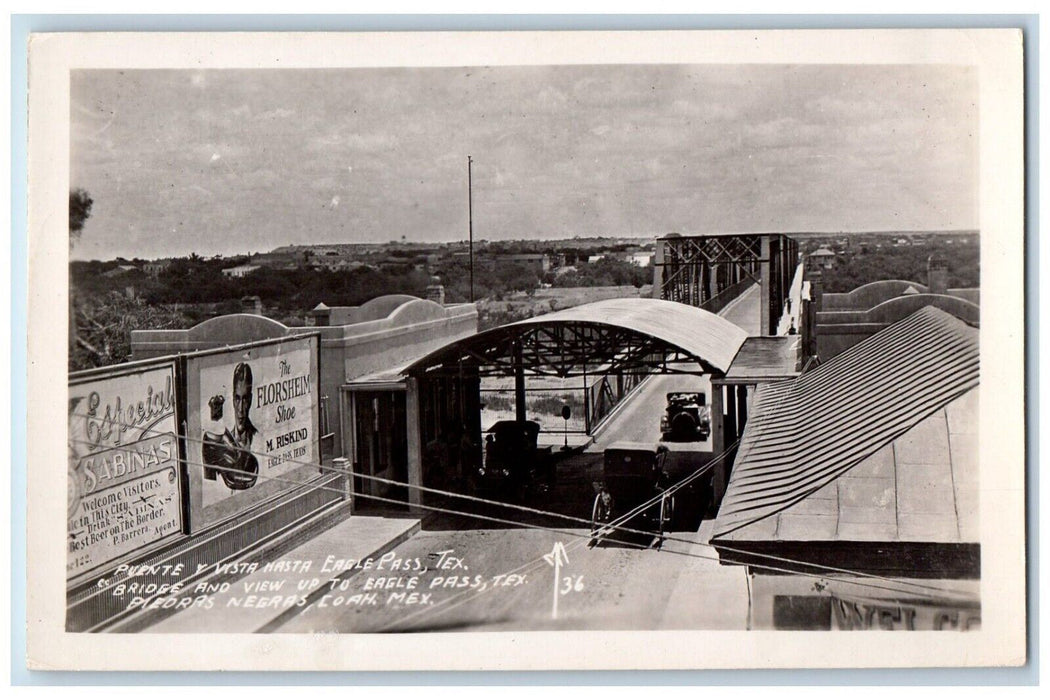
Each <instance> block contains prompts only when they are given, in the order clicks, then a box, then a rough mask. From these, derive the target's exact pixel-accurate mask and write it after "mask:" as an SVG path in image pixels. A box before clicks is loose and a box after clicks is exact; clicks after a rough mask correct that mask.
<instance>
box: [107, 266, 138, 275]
mask: <svg viewBox="0 0 1050 700" xmlns="http://www.w3.org/2000/svg"><path fill="white" fill-rule="evenodd" d="M136 271H138V268H137V267H135V266H134V265H117V266H116V267H114V268H113V269H112V270H109V271H107V272H104V273H102V274H103V276H104V277H120V276H121V275H126V274H128V273H129V272H136Z"/></svg>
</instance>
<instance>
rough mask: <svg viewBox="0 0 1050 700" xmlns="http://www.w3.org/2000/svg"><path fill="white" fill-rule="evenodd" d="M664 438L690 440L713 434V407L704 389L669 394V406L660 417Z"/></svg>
mask: <svg viewBox="0 0 1050 700" xmlns="http://www.w3.org/2000/svg"><path fill="white" fill-rule="evenodd" d="M660 432H661V434H662V435H663V439H664V440H674V441H680V442H689V441H693V440H706V439H707V438H708V437H710V435H711V409H710V407H709V406H708V405H707V399H706V397H705V396H704V393H703V392H702V391H673V392H671V393H669V394H667V408H666V410H665V411H664V415H663V416H661V417H660Z"/></svg>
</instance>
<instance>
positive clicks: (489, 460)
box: [471, 420, 554, 502]
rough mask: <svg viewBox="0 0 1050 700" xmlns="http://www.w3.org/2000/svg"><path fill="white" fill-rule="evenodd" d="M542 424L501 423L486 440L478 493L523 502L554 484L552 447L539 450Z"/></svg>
mask: <svg viewBox="0 0 1050 700" xmlns="http://www.w3.org/2000/svg"><path fill="white" fill-rule="evenodd" d="M539 433H540V424H539V423H537V422H536V421H531V420H530V421H525V422H524V423H519V422H518V421H514V420H501V421H497V422H496V423H494V424H493V425H492V427H491V428H489V429H488V431H487V435H486V436H485V448H484V458H483V460H482V465H481V466H480V467H478V469H477V471H476V473H475V474H474V475H473V478H472V479H471V484H472V486H473V490H474V492H475V493H477V494H479V495H484V496H488V497H492V498H495V499H497V500H511V501H518V502H520V501H523V500H525V498H526V497H527V496H528V494H529V493H530V492H543V491H546V490H549V489H550V488H551V487H552V486H553V484H554V460H553V455H552V449H551V447H550V446H545V447H537V446H536V441H537V438H538V437H539Z"/></svg>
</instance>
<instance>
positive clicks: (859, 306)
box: [822, 280, 930, 311]
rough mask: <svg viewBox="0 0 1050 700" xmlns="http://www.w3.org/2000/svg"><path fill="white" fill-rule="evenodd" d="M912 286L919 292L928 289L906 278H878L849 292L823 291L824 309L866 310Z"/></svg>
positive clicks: (897, 295)
mask: <svg viewBox="0 0 1050 700" xmlns="http://www.w3.org/2000/svg"><path fill="white" fill-rule="evenodd" d="M909 287H913V288H914V289H915V290H916V291H918V292H919V293H920V294H926V293H927V292H929V291H930V289H929V287H927V286H926V285H925V284H920V283H918V282H909V281H908V280H878V281H877V282H869V283H868V284H863V285H861V286H859V287H857V288H856V289H854V290H852V291H849V292H824V295H823V298H822V304H823V307H824V310H825V311H866V310H868V309H870V308H872V307H874V306H878V305H879V304H881V303H882V302H884V301H887V300H889V299H893V298H896V297H899V296H901V295H902V294H904V292H905V291H906V290H907V289H908V288H909Z"/></svg>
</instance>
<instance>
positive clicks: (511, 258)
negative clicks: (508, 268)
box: [496, 253, 551, 273]
mask: <svg viewBox="0 0 1050 700" xmlns="http://www.w3.org/2000/svg"><path fill="white" fill-rule="evenodd" d="M496 262H500V263H514V264H517V265H523V266H525V267H527V268H529V269H531V270H533V271H534V272H541V273H542V272H547V271H548V270H550V269H551V264H550V260H548V259H547V256H546V255H544V254H543V253H516V254H507V255H497V256H496Z"/></svg>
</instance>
